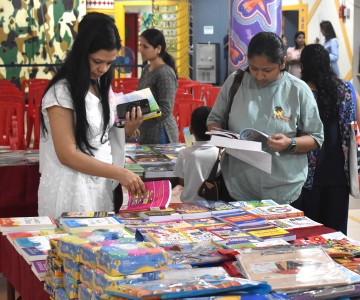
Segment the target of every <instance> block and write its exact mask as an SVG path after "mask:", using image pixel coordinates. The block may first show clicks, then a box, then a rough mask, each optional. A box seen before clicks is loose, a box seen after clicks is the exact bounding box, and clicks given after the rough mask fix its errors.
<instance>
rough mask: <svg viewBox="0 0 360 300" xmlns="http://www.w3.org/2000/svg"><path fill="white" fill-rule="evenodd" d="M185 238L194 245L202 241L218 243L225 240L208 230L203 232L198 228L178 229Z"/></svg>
mask: <svg viewBox="0 0 360 300" xmlns="http://www.w3.org/2000/svg"><path fill="white" fill-rule="evenodd" d="M180 230H181V231H182V232H183V233H184V234H185V235H186V236H187V237H189V238H190V239H191V240H193V241H194V243H198V242H203V241H214V242H220V241H223V240H224V239H225V238H224V237H222V236H220V235H217V234H215V233H214V232H212V231H209V230H203V229H202V228H199V227H187V228H181V229H180Z"/></svg>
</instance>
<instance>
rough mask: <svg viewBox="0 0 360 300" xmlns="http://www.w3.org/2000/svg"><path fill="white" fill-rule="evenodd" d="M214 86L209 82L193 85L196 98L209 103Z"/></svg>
mask: <svg viewBox="0 0 360 300" xmlns="http://www.w3.org/2000/svg"><path fill="white" fill-rule="evenodd" d="M212 87H213V86H212V85H211V84H208V83H199V84H198V85H195V86H193V87H192V92H193V95H194V98H196V99H201V100H203V101H204V103H207V101H208V99H209V97H210V89H211V88H212Z"/></svg>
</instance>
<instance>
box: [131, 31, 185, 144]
mask: <svg viewBox="0 0 360 300" xmlns="http://www.w3.org/2000/svg"><path fill="white" fill-rule="evenodd" d="M139 52H140V53H141V56H142V59H143V61H146V62H147V65H146V66H145V68H144V70H143V72H142V74H141V78H140V80H139V84H138V90H141V89H144V88H150V90H151V92H152V94H153V95H154V98H155V100H156V102H157V103H158V105H159V107H160V111H161V117H158V118H153V119H150V120H146V122H145V123H143V124H142V125H141V127H140V140H139V142H140V144H167V143H176V142H178V138H179V132H178V127H177V125H176V121H175V118H174V116H173V108H174V101H175V94H176V89H177V73H176V67H175V61H174V59H173V57H172V56H171V55H170V54H169V53H168V52H167V51H166V42H165V37H164V35H163V34H162V32H161V31H159V30H157V29H155V28H151V29H146V30H145V31H143V32H142V33H141V35H140V47H139Z"/></svg>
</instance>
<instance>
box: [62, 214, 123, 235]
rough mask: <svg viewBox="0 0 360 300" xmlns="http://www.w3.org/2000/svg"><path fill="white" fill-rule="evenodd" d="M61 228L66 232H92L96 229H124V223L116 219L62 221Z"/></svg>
mask: <svg viewBox="0 0 360 300" xmlns="http://www.w3.org/2000/svg"><path fill="white" fill-rule="evenodd" d="M62 226H63V228H64V229H65V230H66V232H69V233H76V232H84V231H93V230H96V229H113V228H114V229H115V228H120V227H124V223H123V222H122V221H121V220H120V219H118V218H116V217H104V218H91V219H82V218H79V219H64V221H63V224H62Z"/></svg>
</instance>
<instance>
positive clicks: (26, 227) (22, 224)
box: [0, 217, 57, 235]
mask: <svg viewBox="0 0 360 300" xmlns="http://www.w3.org/2000/svg"><path fill="white" fill-rule="evenodd" d="M56 227H57V226H56V223H55V221H54V220H53V218H51V217H18V218H0V232H2V233H3V234H4V235H5V234H8V233H10V232H20V231H31V230H41V229H53V228H56Z"/></svg>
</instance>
